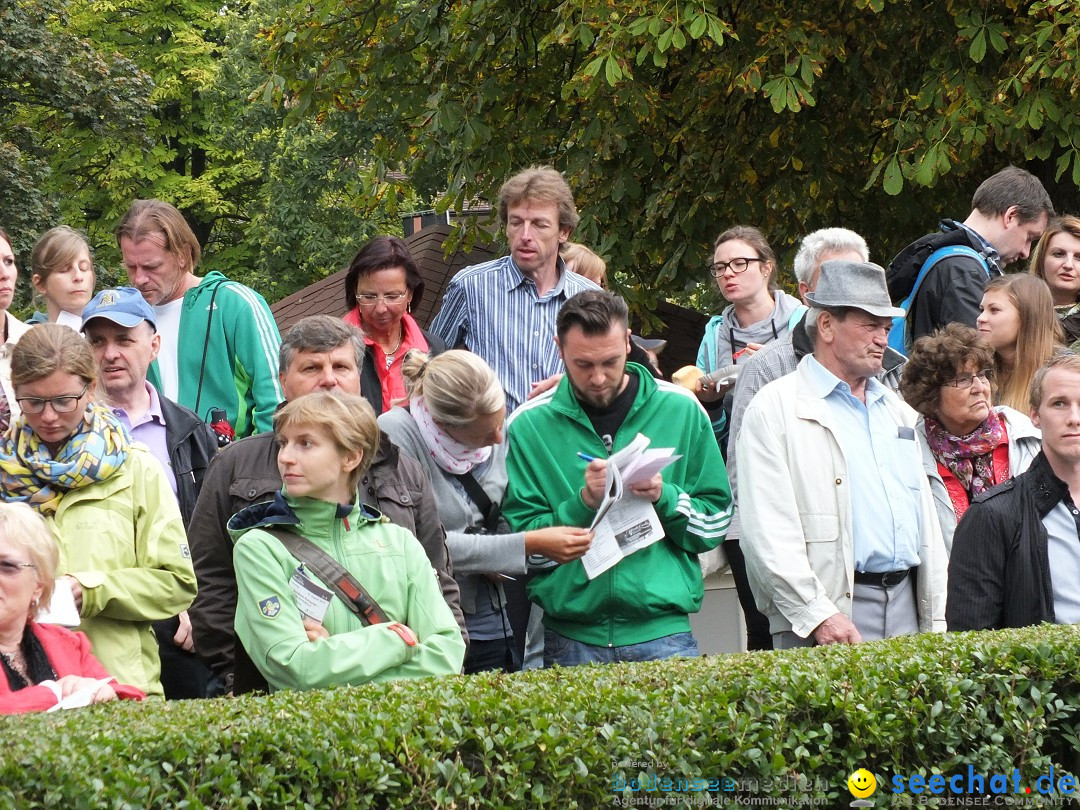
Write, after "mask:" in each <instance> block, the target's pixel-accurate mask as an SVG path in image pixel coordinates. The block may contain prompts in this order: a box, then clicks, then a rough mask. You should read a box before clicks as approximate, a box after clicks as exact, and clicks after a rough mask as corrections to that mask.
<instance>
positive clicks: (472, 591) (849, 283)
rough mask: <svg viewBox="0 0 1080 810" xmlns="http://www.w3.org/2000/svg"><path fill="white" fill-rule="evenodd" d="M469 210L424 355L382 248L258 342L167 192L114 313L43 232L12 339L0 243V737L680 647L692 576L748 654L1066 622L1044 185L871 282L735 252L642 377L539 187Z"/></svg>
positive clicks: (415, 279) (235, 291) (942, 234)
mask: <svg viewBox="0 0 1080 810" xmlns="http://www.w3.org/2000/svg"><path fill="white" fill-rule="evenodd" d="M498 211H499V216H500V219H501V221H502V224H503V226H504V229H505V233H506V238H507V242H508V244H509V254H508V255H506V256H503V257H501V258H498V259H496V260H494V261H491V262H487V263H485V264H480V265H476V266H473V267H467V268H465V269H463V270H461V271H460V272H459V273H458V274H457V275H456V276H455V277H454V278H453V279H452V280H451V282H450V284H449V286H448V287H447V289H446V294H445V297H444V299H443V302H442V307H441V309H440V310H439V312H438V314H437V315H436V317H435V319H434V321H433V322H432V324H431V326H430V327H429V328H428V329H425V328H423V327H422V325H421V324H420V323H418V322H417V320H416V319H415V318H414V317H413V315H412V310H413V308H414V306H415V305H416V304H417V303H418V302H419V301H420V300H422V298H423V295H424V283H423V278H422V276H421V274H420V272H419V269H418V268H417V266H416V263H415V261H414V259H413V258H412V256H411V255H410V254H409V250H408V247H407V245H406V244H405V243H404V242H403V241H402V240H400V239H398V238H396V237H390V236H381V237H377V238H375V239H373V240H372V241H371V242H369V243H368V244H366V245H364V246H363V247H362V248H361V249H360V251H359V252H358V253H357V254H356V256H355V257H354V258H353V260H352V262H351V264H350V265H349V270H348V273H347V278H346V283H345V298H346V305H347V309H348V312H347V314H346V315H345V317H344V318H343V319H339V318H335V317H332V316H329V315H313V316H309V317H307V318H304V319H303V320H301V321H299V322H298V323H296V324H295V325H293V326H292V328H291V329H289V330H288V331H287V332H286V333H285V335H284V336H283V337H282V336H281V335H280V334H279V333H278V330H277V327H276V326H275V324H274V321H273V319H272V317H271V315H270V312H269V309H268V307H267V305H266V302H265V301H264V300H263V299H262V297H261V296H259V295H258V293H256V292H255V291H253V290H251V289H249V288H247V287H245V286H244V285H242V284H238V283H236V282H234V281H230V280H229V279H227V278H225V277H224V276H223V275H221V274H220V273H214V272H211V273H208V274H207V275H205V276H203V277H200V276H198V275H197V274H196V271H197V267H198V263H199V259H200V246H199V242H198V240H197V239H196V237H195V235H194V233H193V232H192V230H191V228H190V227H189V226H188V225H187V223H186V222H185V220H184V218H183V216H182V214H181V213H180V212H179V211H178V210H177V209H176V208H174V207H173V206H172V205H169V204H168V203H165V202H162V201H160V200H139V201H136V202H135V203H134V204H133V205H132V206H131V208H130V210H129V211H128V213H127V214H126V215H125V216H124V218H123V219H122V221H121V222H120V223H119V225H118V226H117V228H116V239H117V245H118V247H119V249H120V251H121V253H122V255H123V262H124V266H125V268H126V270H127V274H128V279H129V281H130V283H131V285H132V286H130V287H119V288H115V289H107V290H102V291H100V292H98V293H97V294H96V295H94V294H93V293H94V284H95V274H94V268H93V255H92V251H91V248H90V246H89V244H88V243H87V241H86V239H85V237H83V236H82V235H81V234H80V233H79V232H77V231H75V230H72V229H71V228H67V227H63V226H61V227H58V228H54V229H52V230H50V231H49V232H47V233H46V234H44V235H43V236H42V237H41V239H40V241H39V242H38V244H37V246H36V247H35V248H34V251H33V254H32V259H31V262H32V268H33V269H32V275H31V279H30V281H31V283H32V285H33V287H34V289H35V291H36V292H37V293H38V294H39V296H40V299H41V302H42V306H43V307H44V310H43V311H42V312H40V313H38V314H36V315H35V317H34V318H32V319H30V323H27V324H24V323H21V322H20V321H19V320H18V319H16V318H14V317H13V316H12V315H11V314H10V313H9V312H8V311H7V310H8V308H9V307H10V305H11V301H12V295H13V293H14V289H15V283H16V279H17V269H16V265H15V256H14V254H13V251H12V250H11V242H10V239H8V236H7V234H6V233H4V232H3V231H2V230H0V310H2V311H3V314H4V319H3V328H4V334H3V342H2V346H0V383H2V385H0V428H2V431H3V432H2V436H0V664H2V667H3V672H4V676H5V677H4V678H0V712H8V713H10V712H23V711H35V710H44V709H49V708H53V707H56V706H59V707H63V708H67V707H73V706H78V705H86V704H88V703H96V702H102V701H107V700H113V699H116V698H124V699H136V700H139V699H145V698H147V697H151V698H152V697H155V696H162V695H164V696H165V697H168V698H192V697H210V696H215V695H222V694H241V693H246V692H253V691H265V690H279V689H314V688H325V687H332V686H336V685H345V684H361V683H368V682H374V681H381V680H388V679H393V678H404V677H424V676H436V675H447V674H454V673H460V672H464V673H466V674H470V673H475V672H482V671H489V670H501V671H507V672H512V671H515V670H518V669H520V668H522V667H530V666H563V667H568V666H575V665H580V664H588V663H597V664H602V663H607V662H614V661H643V660H652V659H659V658H667V657H671V656H693V655H698V654H699V651H698V644H697V640H696V639H695V638H694V635H693V633H692V631H691V626H690V621H689V617H690V615H691V614H693V613H695V612H697V611H698V610H699V609H700V607H701V604H702V598H703V595H704V589H703V576H702V571H703V568H705V569H706V570H708V569H709V566H710V564H711V565H712V567H714V568H715V567H717V566H718V565H721V564H724V565H727V566H728V567H730V569H731V571H732V574H733V577H734V580H735V583H736V587H737V590H738V594H739V600H740V604H741V605H742V609H743V613H744V616H745V619H746V628H747V642H746V643H747V648H748V649H782V648H790V647H801V646H812V645H820V644H832V643H856V642H861V641H868V640H874V639H882V638H889V637H893V636H898V635H904V634H911V633H918V632H933V631H944V630H974V629H989V628H998V627H1010V626H1022V625H1027V624H1035V623H1039V622H1043V621H1050V622H1059V623H1076V622H1080V585H1077V583H1080V541H1078V537H1080V510H1078V508H1077V506H1076V505H1075V497H1076V496H1080V357H1078V356H1077V355H1076V354H1074V353H1073V352H1072V350H1071V349H1072V348H1074V347H1075V345H1076V344H1077V341H1078V340H1080V303H1078V301H1080V219H1077V218H1076V217H1070V216H1063V217H1057V215H1056V214H1055V212H1054V210H1053V206H1052V205H1051V202H1050V199H1049V196H1048V195H1047V194H1046V191H1045V190H1044V189H1043V187H1042V185H1041V184H1040V183H1039V181H1038V180H1037V179H1036V178H1035V177H1033V176H1032V175H1030V174H1029V173H1027V172H1025V171H1023V170H1021V169H1018V168H1015V167H1008V168H1006V169H1004V170H1003V171H1001V172H999V173H997V174H996V175H994V176H992V177H990V178H988V179H987V180H986V181H985V182H983V183H982V185H980V187H979V188H978V190H977V191H976V193H975V195H974V198H973V201H972V212H971V213H970V214H969V216H968V217H967V218H966V219H965V220H964V221H962V222H959V221H955V220H944V221H943V222H942V223H941V228H940V230H939V232H937V233H934V234H931V235H929V236H924V237H922V238H920V239H918V240H916V241H915V242H914V243H912V245H911V246H909V247H908V248H905V250H903V251H901V253H900V254H899V255H898V256H897V257H896V258H895V259H894V260H893V261H892V263H891V264H890V265H889V267H888V270H886V269H885V268H884V267H882V266H881V265H879V264H875V263H873V262H871V261H870V255H869V250H868V247H867V243H866V241H865V239H864V238H863V237H861V236H860V235H858V234H856V233H854V232H852V231H850V230H848V229H846V228H842V227H831V228H825V229H822V230H818V231H815V232H813V233H811V234H808V235H807V236H806V237H805V238H804V239H803V240H802V242H801V244H800V246H799V249H798V251H797V253H796V255H795V258H794V263H793V270H794V275H795V278H796V280H797V284H798V286H797V293H798V297H796V296H794V295H791V294H788V293H786V292H784V291H783V290H782V289H781V288H780V286H779V281H778V280H779V277H780V270H781V265H780V261H779V259H778V258H777V255H776V253H775V252H774V251H773V249H772V248H771V247H770V245H769V243H768V241H767V239H766V237H765V235H764V234H763V233H762V232H761V231H760V230H759V229H757V228H755V227H752V226H749V225H736V226H733V227H731V228H728V229H727V230H725V231H724V232H723V233H721V234H720V236H719V237H718V238H717V239H716V241H715V243H714V247H713V257H712V262H711V266H710V274H711V277H712V278H713V279H714V280H715V283H716V285H717V287H718V289H719V291H720V293H721V294H722V295H723V297H724V299H725V300H726V301H727V302H728V305H727V306H726V308H725V309H724V310H723V311H722V312H721V313H720V314H719V315H716V316H715V317H713V318H711V319H710V320H709V322H708V325H707V328H706V330H705V336H704V338H703V340H702V343H701V347H700V351H699V352H698V357H697V362H696V364H695V365H694V366H690V367H686V368H683V369H680V370H679V371H678V372H677V373H676V374H674V375H672V380H671V381H668V380H664V379H663V378H662V376H661V375H660V372H659V370H658V368H657V367H656V363H655V354H653V355H652V356H650V355H649V354H647V351H648V350H652V351H657V350H659V349H661V348H662V342H660V343H658V342H655V341H654V342H648V343H643V342H640V341H639V340H637V339H636V336H633V335H632V334H631V329H630V317H629V312H628V309H627V306H626V303H625V302H624V301H623V299H622V298H620V297H619V296H618V295H616V294H614V293H612V292H609V291H607V289H606V288H607V286H608V279H607V276H606V272H607V270H606V266H605V264H604V262H603V260H602V259H601V258H600V257H598V256H597V255H596V254H595V253H593V252H592V251H590V250H589V249H588V248H587V247H585V246H584V245H579V244H574V243H571V242H570V238H571V236H572V235H573V232H574V229H575V228H576V226H577V224H578V213H577V209H576V207H575V204H574V200H573V195H572V193H571V190H570V188H569V186H568V184H567V183H566V181H565V180H564V179H563V177H562V176H561V175H560V174H559V173H558V172H556V171H555V170H553V169H550V168H547V167H533V168H530V169H527V170H524V171H522V172H520V173H518V174H516V175H515V176H513V177H512V178H510V179H509V180H508V181H507V182H506V183H505V184H504V186H503V188H502V190H501V192H500V194H499V199H498ZM1033 246H1034V251H1033V253H1032V247H1033ZM1029 253H1032V261H1031V263H1030V267H1029V272H1028V273H1011V274H1006V273H1005V269H1006V267H1008V266H1009V265H1011V264H1013V263H1015V262H1018V261H1022V260H1024V259H1026V258H1027V257H1028V255H1029ZM800 299H801V300H800ZM898 302H899V305H898ZM890 336H891V337H890ZM890 344H891V345H890ZM646 447H648V448H650V452H649V453H646V452H645V448H646ZM736 473H737V475H736ZM1074 483H1076V484H1077V486H1078V490H1077V492H1076V493H1073V491H1072V484H1074ZM709 561H711V563H710V562H709Z"/></svg>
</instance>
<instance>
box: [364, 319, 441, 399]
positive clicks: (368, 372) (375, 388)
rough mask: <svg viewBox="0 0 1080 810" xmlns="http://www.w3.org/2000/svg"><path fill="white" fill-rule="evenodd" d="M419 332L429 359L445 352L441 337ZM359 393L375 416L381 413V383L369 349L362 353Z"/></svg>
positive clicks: (423, 331)
mask: <svg viewBox="0 0 1080 810" xmlns="http://www.w3.org/2000/svg"><path fill="white" fill-rule="evenodd" d="M420 332H421V333H422V334H423V335H424V340H426V341H427V344H428V356H429V357H434V356H435V355H437V354H442V353H443V352H445V351H446V343H445V342H444V341H443V339H442V338H441V337H439V336H438V335H433V334H431V333H430V332H428V331H427V330H425V329H421V330H420ZM360 393H361V394H363V395H364V399H366V400H367V401H368V402H370V403H371V407H372V408H374V409H375V415H376V416H378V415H379V414H380V413H382V412H383V401H382V382H381V381H380V380H379V372H378V370H377V369H376V368H375V352H373V351H371V348H370V347H369V348H368V350H367V351H366V352H364V367H363V368H362V369H360Z"/></svg>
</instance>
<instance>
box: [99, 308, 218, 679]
mask: <svg viewBox="0 0 1080 810" xmlns="http://www.w3.org/2000/svg"><path fill="white" fill-rule="evenodd" d="M82 329H83V334H84V335H85V336H86V340H87V342H88V343H89V344H90V348H91V349H93V352H94V357H95V359H96V360H97V364H98V374H99V377H100V382H101V385H100V388H99V390H100V391H101V392H102V395H103V397H104V400H105V402H104V403H103V404H105V405H106V406H107V407H109V408H110V409H111V410H112V412H113V413H114V414H115V415H116V416H117V418H119V419H120V421H121V422H123V423H124V426H125V427H126V428H127V429H128V432H129V433H130V434H131V436H132V438H133V439H135V440H136V441H139V442H142V443H143V444H145V445H146V446H147V447H148V448H150V451H151V453H153V455H154V457H155V458H156V459H157V460H158V461H159V462H161V465H162V467H164V468H165V473H166V476H167V477H168V479H169V483H170V484H171V485H172V488H173V494H175V495H176V497H177V500H178V501H179V503H180V513H181V514H182V515H183V518H184V526H185V527H186V526H187V525H188V522H189V521H190V519H191V513H192V511H193V510H194V509H195V500H196V499H197V498H198V495H199V489H200V487H201V486H202V480H203V475H204V474H205V473H206V467H207V465H209V463H210V459H211V458H212V457H213V455H214V453H215V452H216V451H217V439H216V437H215V436H214V433H213V431H211V430H210V428H209V427H207V425H206V423H205V422H203V421H202V420H201V419H199V417H198V416H196V415H195V413H194V412H192V411H190V410H188V409H187V408H185V407H184V406H182V405H179V404H177V403H175V402H173V401H172V400H169V399H166V398H165V397H163V396H161V395H160V394H159V393H158V392H157V389H155V388H154V386H153V385H151V384H150V383H149V382H148V381H147V379H146V372H147V369H148V368H149V367H150V363H151V362H153V360H154V358H155V357H156V356H157V353H158V350H159V349H160V347H161V338H160V336H159V335H158V334H157V325H156V323H155V318H154V309H153V307H151V306H150V305H149V304H147V303H146V300H145V299H144V298H143V297H142V295H141V294H140V293H139V291H138V290H136V289H135V288H134V287H117V288H116V289H112V290H102V291H101V292H99V293H98V294H97V295H96V296H94V298H93V300H91V301H90V303H89V304H87V306H86V308H85V309H84V310H83V325H82ZM154 630H155V632H156V633H157V635H158V646H159V650H160V652H161V681H162V685H163V686H164V687H165V696H166V697H168V698H176V697H202V696H203V693H204V692H205V689H206V684H207V682H208V681H209V678H210V673H209V670H207V669H206V668H205V667H204V666H203V665H202V664H201V663H200V662H199V661H198V659H197V658H195V656H194V654H193V653H192V652H191V650H192V648H193V644H192V640H191V625H190V623H188V621H187V616H186V613H185V614H182V615H181V616H179V617H177V618H174V619H167V620H165V621H163V622H155V623H154ZM181 650H184V652H181Z"/></svg>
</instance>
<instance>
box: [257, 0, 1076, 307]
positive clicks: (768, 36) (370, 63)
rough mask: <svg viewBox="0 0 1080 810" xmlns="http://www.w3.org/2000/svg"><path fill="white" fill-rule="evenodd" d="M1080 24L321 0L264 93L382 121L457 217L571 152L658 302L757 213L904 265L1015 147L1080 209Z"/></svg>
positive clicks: (418, 183) (588, 218)
mask: <svg viewBox="0 0 1080 810" xmlns="http://www.w3.org/2000/svg"><path fill="white" fill-rule="evenodd" d="M1078 17H1080V3H1077V2H1076V1H1075V0H1048V1H1047V2H1018V0H1005V2H1004V3H1001V4H985V3H982V2H974V1H973V0H946V2H916V1H915V0H838V2H835V3H829V4H821V3H817V2H808V0H786V1H785V2H780V3H746V2H713V1H712V0H697V1H696V2H694V1H690V2H675V1H674V0H623V1H622V2H615V0H566V2H557V0H534V2H527V3H520V2H509V1H508V0H473V2H467V3H466V2H447V3H421V2H414V1H409V2H389V1H388V0H309V2H307V3H305V4H304V5H303V6H295V7H290V8H288V9H286V10H285V11H284V13H283V14H282V15H281V16H280V17H279V19H277V20H276V21H275V22H274V23H273V24H272V25H270V26H268V27H267V29H266V31H265V36H266V38H267V40H268V42H269V45H270V60H269V62H268V66H269V71H268V72H269V75H268V77H267V79H266V82H265V84H264V85H263V90H264V93H265V94H267V95H273V96H275V97H277V98H278V99H280V100H281V101H282V102H283V104H284V105H285V106H286V107H287V108H288V110H289V114H290V117H291V119H292V120H296V121H300V120H315V121H318V120H320V119H321V117H323V116H326V115H328V114H330V113H331V112H332V111H355V112H356V113H357V114H359V115H360V116H361V117H362V118H363V119H365V120H369V121H379V122H380V123H381V127H382V128H381V131H380V132H378V133H376V135H375V139H374V142H373V149H372V154H373V156H374V162H373V168H374V173H375V177H376V179H377V180H379V181H381V182H382V183H391V182H393V181H392V178H393V176H394V175H393V172H396V171H401V172H404V173H405V174H406V175H407V177H408V182H410V183H411V185H412V187H413V188H415V189H417V190H418V191H419V192H420V193H422V194H435V193H441V194H442V197H441V201H440V205H441V206H443V207H444V208H445V207H450V206H455V207H459V206H461V205H462V204H463V203H464V201H466V200H468V199H472V198H474V197H478V196H480V197H487V198H489V199H491V198H493V197H494V195H495V193H496V191H497V189H498V187H499V185H500V184H501V183H502V181H503V180H505V178H506V177H507V176H509V175H510V174H512V173H513V172H514V171H516V170H517V169H519V168H521V167H523V166H526V165H528V164H532V163H550V164H553V165H555V166H557V167H558V168H559V169H560V170H562V171H563V172H564V173H565V174H566V176H567V177H568V179H569V180H570V182H571V185H572V186H573V188H574V189H575V195H576V198H577V201H578V204H579V207H580V208H581V209H582V213H583V223H582V231H581V233H580V234H579V237H580V238H581V240H582V241H585V242H586V243H591V244H592V245H593V246H594V247H596V248H597V249H598V250H599V252H601V253H602V254H604V255H606V256H607V257H608V259H609V261H610V266H612V267H613V269H614V270H616V271H617V272H618V273H620V274H621V278H622V279H623V281H624V282H627V283H629V284H630V285H632V286H633V287H634V288H636V290H637V295H638V297H639V301H640V303H641V304H643V305H645V306H647V305H648V304H649V303H651V302H652V301H653V300H655V298H656V297H657V296H659V295H662V294H665V293H672V292H677V291H679V290H688V289H690V288H693V287H694V286H695V285H697V284H698V283H699V282H700V281H702V280H703V279H704V278H706V277H707V276H706V275H705V274H704V272H703V271H702V268H703V267H704V264H705V262H706V260H707V255H708V251H709V247H710V244H711V241H712V239H713V238H714V237H715V236H716V234H717V233H718V232H719V231H720V230H722V229H724V228H726V227H727V226H729V225H731V224H734V223H736V222H744V223H751V224H757V225H760V226H761V227H763V228H764V230H765V231H766V233H767V234H768V235H769V236H770V238H771V239H772V240H773V242H774V244H776V245H777V246H778V247H780V248H784V247H785V246H791V245H793V244H794V243H795V242H796V241H797V240H798V238H800V237H801V236H802V235H803V234H805V233H806V232H808V231H809V230H812V229H814V228H817V227H823V226H826V225H846V226H848V227H852V228H854V229H856V230H859V231H860V232H862V233H863V234H864V235H865V236H866V237H867V238H868V240H869V241H870V244H871V248H872V252H873V254H874V258H876V259H877V260H878V261H880V262H882V263H887V261H888V259H889V258H890V257H891V255H892V254H893V252H895V251H896V250H897V249H899V248H900V247H901V246H902V245H904V244H905V243H907V242H908V241H910V240H911V239H913V238H915V237H916V236H918V235H920V234H922V233H925V232H927V231H929V230H931V229H933V227H934V226H935V224H936V222H937V220H938V219H939V218H940V217H942V216H954V217H961V218H962V217H964V216H966V214H967V212H968V210H969V200H970V195H971V193H972V192H973V191H974V188H975V186H976V185H977V184H978V182H979V181H981V179H982V178H983V177H984V176H986V175H988V174H990V173H992V172H993V171H996V170H997V169H999V168H1001V167H1002V166H1004V165H1006V164H1008V163H1010V162H1012V163H1017V164H1022V165H1025V166H1026V167H1027V168H1029V169H1030V170H1032V171H1034V172H1035V173H1036V174H1038V175H1039V176H1040V177H1041V178H1042V179H1043V181H1044V183H1046V185H1047V187H1048V189H1050V191H1051V195H1052V196H1053V197H1054V199H1055V202H1056V203H1057V206H1058V208H1059V209H1064V210H1077V205H1076V203H1077V185H1078V184H1080V152H1078V144H1080V139H1077V140H1074V138H1075V137H1076V136H1075V135H1074V133H1075V131H1076V130H1077V127H1076V126H1075V123H1076V122H1075V114H1076V105H1075V103H1074V102H1073V100H1072V99H1073V96H1074V91H1075V82H1076V78H1075V72H1074V71H1073V70H1072V69H1071V66H1072V65H1073V64H1075V62H1076V57H1077V44H1076V41H1077V32H1078V31H1080V26H1077V24H1076V23H1078V22H1080V19H1078ZM380 187H381V186H380V185H379V184H377V185H376V186H375V187H374V189H376V190H377V189H379V188H380ZM901 192H903V195H902V196H901Z"/></svg>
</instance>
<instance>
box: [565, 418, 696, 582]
mask: <svg viewBox="0 0 1080 810" xmlns="http://www.w3.org/2000/svg"><path fill="white" fill-rule="evenodd" d="M680 458H682V456H681V455H676V454H675V449H674V448H672V447H664V448H655V447H654V448H650V447H649V438H648V437H647V436H645V435H643V434H641V433H639V434H638V435H637V436H635V437H634V440H633V441H632V442H630V444H628V445H626V447H624V448H623V449H622V450H620V451H619V452H618V453H615V454H614V455H613V456H611V458H609V459H608V465H607V478H606V480H605V482H604V500H603V501H602V502H601V503H600V508H599V509H597V510H596V517H594V518H593V522H592V525H591V526H590V527H589V528H590V529H591V530H592V531H593V532H594V534H593V541H592V545H590V546H589V550H588V551H587V552H586V553H585V556H584V557H582V558H581V564H582V565H584V566H585V575H586V576H588V578H589V579H595V578H596V577H597V576H599V575H600V574H602V573H604V571H607V570H608V569H609V568H611V567H612V566H613V565H615V564H616V563H617V562H619V560H621V559H623V558H625V557H628V556H629V555H631V554H633V553H634V552H635V551H640V550H641V549H643V548H645V547H646V546H650V545H652V544H653V543H655V542H656V541H657V540H659V539H660V538H662V537H663V536H664V529H663V527H662V526H661V525H660V518H659V517H658V516H657V514H656V509H654V508H653V505H652V502H651V501H650V500H648V498H644V497H640V496H636V495H634V494H632V493H631V492H629V490H628V488H629V487H631V486H633V485H634V484H639V483H645V482H647V481H648V480H649V479H651V478H652V477H653V476H654V475H656V474H657V473H659V472H660V471H661V470H663V469H664V468H665V467H667V466H668V465H669V464H672V463H673V462H675V461H677V460H678V459H680Z"/></svg>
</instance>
